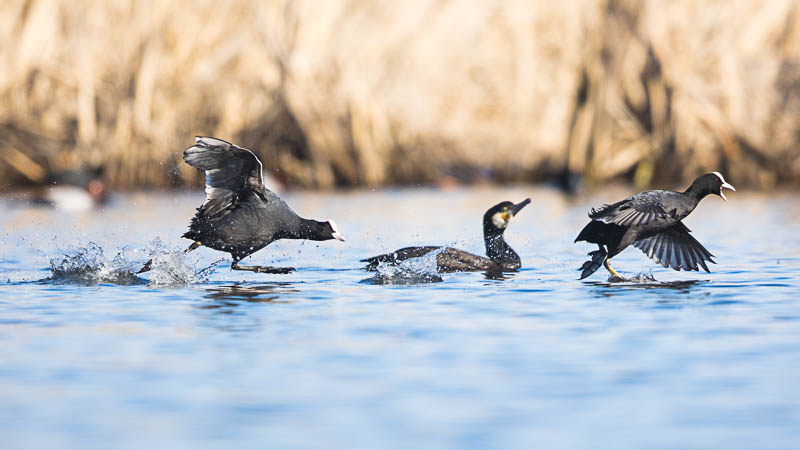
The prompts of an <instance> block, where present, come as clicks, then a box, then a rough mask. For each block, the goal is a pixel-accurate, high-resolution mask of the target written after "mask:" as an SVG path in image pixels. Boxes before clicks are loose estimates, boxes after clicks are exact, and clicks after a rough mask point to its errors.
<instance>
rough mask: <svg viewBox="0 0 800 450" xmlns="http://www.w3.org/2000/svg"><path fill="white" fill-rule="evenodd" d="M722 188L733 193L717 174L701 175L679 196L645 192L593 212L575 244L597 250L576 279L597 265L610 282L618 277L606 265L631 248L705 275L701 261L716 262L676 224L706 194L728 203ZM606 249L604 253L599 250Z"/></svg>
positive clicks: (590, 272) (664, 264) (656, 259)
mask: <svg viewBox="0 0 800 450" xmlns="http://www.w3.org/2000/svg"><path fill="white" fill-rule="evenodd" d="M722 188H727V189H730V190H732V191H735V190H736V189H734V188H733V186H731V185H730V184H728V183H727V182H726V181H725V179H724V178H723V177H722V174H720V173H719V172H713V173H709V174H705V175H703V176H701V177H699V178H697V179H696V180H694V182H693V183H692V185H691V186H689V189H687V190H686V191H684V192H673V191H660V190H659V191H646V192H640V193H638V194H636V195H633V196H631V197H628V198H626V199H625V200H622V201H621V202H617V203H614V204H613V205H603V206H602V207H601V208H599V209H594V208H592V210H591V212H589V218H591V219H592V221H591V222H589V223H588V224H587V225H586V226H585V227H584V228H583V230H581V232H580V234H578V237H577V238H576V239H575V242H578V241H586V242H592V243H595V244H597V246H598V250H595V251H592V252H590V253H589V256H591V257H592V259H591V260H589V261H586V262H585V263H584V264H583V266H581V268H580V269H578V270H580V271H581V279H584V278H586V277H588V276H589V275H591V274H593V273H594V272H595V271H596V270H597V269H599V268H600V265H601V264H602V265H603V266H605V268H606V269H607V270H608V271H609V272H610V273H611V275H613V276H615V277H619V275H618V274H617V272H616V271H615V270H614V269H612V268H611V266H610V265H609V263H608V260H609V259H611V258H613V257H614V256H615V255H617V254H619V253H620V252H621V251H622V250H624V249H625V248H626V247H628V246H629V245H631V244H633V246H634V247H636V248H638V249H639V250H641V251H642V252H644V254H646V255H647V256H648V257H649V258H650V259H652V260H654V261H655V262H657V263H660V264H661V265H662V266H664V267H671V268H672V269H674V270H681V269H683V270H699V269H698V266H700V267H702V268H703V270H705V271H706V272H709V270H708V266H707V265H706V263H705V261H709V262H712V263H714V264H716V262H715V261H714V260H713V259H711V258H712V257H713V256H714V255H712V254H711V253H710V252H709V251H708V250H706V249H705V247H703V246H702V245H701V244H700V243H699V242H697V240H696V239H695V238H694V237H692V235H691V234H689V233H690V230H689V228H687V227H686V225H684V224H683V222H681V220H683V219H684V218H685V217H686V216H688V215H689V213H691V212H692V211H693V210H694V208H695V207H696V206H697V204H698V203H700V200H702V199H703V197H705V196H706V195H708V194H715V195H719V196H720V197H722V199H723V200H725V201H727V198H726V197H725V194H724V193H722ZM604 247H605V248H604Z"/></svg>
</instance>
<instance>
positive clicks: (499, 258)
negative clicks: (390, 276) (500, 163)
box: [361, 198, 531, 272]
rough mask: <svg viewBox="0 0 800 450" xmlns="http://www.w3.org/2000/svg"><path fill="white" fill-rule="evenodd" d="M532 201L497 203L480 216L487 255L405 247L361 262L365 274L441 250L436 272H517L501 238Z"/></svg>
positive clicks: (516, 261)
mask: <svg viewBox="0 0 800 450" xmlns="http://www.w3.org/2000/svg"><path fill="white" fill-rule="evenodd" d="M530 202H531V199H529V198H526V199H525V200H523V201H522V202H520V203H517V204H516V205H515V204H513V203H511V202H502V203H498V204H497V205H495V206H492V207H491V208H489V210H488V211H486V214H484V215H483V239H484V241H485V243H486V255H487V256H488V258H485V257H483V256H478V255H473V254H472V253H469V252H465V251H464V250H459V249H457V248H451V247H445V248H442V247H405V248H401V249H400V250H397V251H395V252H392V253H386V254H383V255H378V256H373V257H371V258H367V259H362V260H361V261H362V262H366V263H367V266H366V267H365V269H366V270H377V269H378V265H379V264H380V263H386V264H389V265H397V264H399V263H400V262H402V261H405V260H407V259H411V258H419V257H421V256H425V255H427V254H428V253H430V252H432V251H434V250H439V249H441V252H440V253H439V254H437V255H436V267H437V270H438V271H439V272H471V271H487V272H504V271H514V270H518V269H519V268H520V266H521V261H520V259H519V255H517V252H515V251H514V249H512V248H511V246H509V245H508V243H507V242H506V240H505V239H504V238H503V233H504V232H505V231H506V227H508V223H509V222H510V221H511V219H512V218H513V217H514V216H515V215H516V214H517V213H519V211H520V210H521V209H522V208H524V207H525V206H526V205H527V204H528V203H530Z"/></svg>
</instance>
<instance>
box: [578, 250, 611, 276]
mask: <svg viewBox="0 0 800 450" xmlns="http://www.w3.org/2000/svg"><path fill="white" fill-rule="evenodd" d="M598 247H599V250H595V251H592V252H589V256H591V257H592V259H590V260H589V261H586V262H585V263H583V265H582V266H581V268H580V269H578V270H580V271H581V278H580V279H581V280H582V279H584V278H586V277H588V276H589V275H591V274H593V273H595V272H596V271H597V269H599V268H600V266H602V265H603V261H605V260H606V257H607V256H608V253H606V250H605V249H604V248H603V247H602V246H600V245H598Z"/></svg>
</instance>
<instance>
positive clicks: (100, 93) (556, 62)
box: [0, 0, 800, 189]
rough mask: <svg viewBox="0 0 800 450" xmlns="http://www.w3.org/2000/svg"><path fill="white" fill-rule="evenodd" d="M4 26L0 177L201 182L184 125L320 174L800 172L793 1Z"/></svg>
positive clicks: (339, 182) (332, 180)
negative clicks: (57, 174) (93, 171)
mask: <svg viewBox="0 0 800 450" xmlns="http://www.w3.org/2000/svg"><path fill="white" fill-rule="evenodd" d="M0 41H2V42H3V44H2V45H0V63H2V69H0V180H2V181H1V182H0V189H3V188H5V189H8V188H11V187H15V186H18V185H20V184H25V183H31V182H36V181H41V180H42V179H43V178H44V177H45V175H46V173H48V172H52V171H59V170H64V169H69V168H76V167H81V166H88V165H104V166H105V167H106V174H107V176H108V178H109V179H110V180H111V182H112V184H113V185H114V186H115V187H117V188H131V187H167V186H180V185H197V184H200V182H201V177H200V176H199V174H198V173H197V172H196V171H195V170H194V169H192V168H190V167H188V166H186V165H185V164H182V163H181V152H182V150H183V149H184V148H185V147H187V146H189V145H190V144H191V143H192V136H193V135H196V134H200V135H214V136H218V137H221V138H223V139H228V140H231V141H234V142H235V143H238V144H239V145H242V146H245V147H248V148H250V149H253V150H254V151H256V153H257V154H258V155H259V156H260V157H261V158H262V161H263V162H264V166H265V169H266V170H269V171H271V172H272V173H273V174H274V175H275V176H276V177H277V178H278V179H279V180H281V181H283V182H285V183H286V184H288V185H291V186H300V187H312V188H333V187H337V186H382V185H394V184H408V183H442V182H447V181H449V180H455V181H457V182H475V181H497V182H505V181H541V180H545V179H550V178H553V177H563V176H566V175H570V174H578V175H582V176H583V177H585V179H586V180H588V181H589V182H590V184H591V183H599V182H603V181H607V180H614V179H617V180H618V179H624V180H632V181H634V182H636V183H637V184H638V185H641V186H645V185H657V184H664V183H677V182H679V181H680V182H683V181H685V180H687V179H690V178H692V177H693V176H695V175H697V174H698V173H701V172H704V171H708V170H717V169H718V170H722V171H723V172H724V173H725V175H726V177H727V178H729V179H731V180H732V181H733V182H734V183H735V184H736V185H737V186H738V185H740V184H741V185H751V186H759V187H764V188H769V187H772V186H775V185H777V184H779V183H787V182H789V183H791V182H794V183H797V182H798V180H800V144H798V142H800V6H798V3H797V2H796V1H793V0H783V1H781V0H777V1H769V2H765V1H762V0H720V1H696V0H672V1H666V0H664V1H656V0H652V1H647V0H645V1H627V0H601V1H581V0H560V1H557V2H553V1H509V2H482V1H474V0H450V1H424V0H406V1H402V2H396V1H381V0H351V1H344V0H342V1H338V0H334V1H311V0H308V1H307V0H286V1H284V0H275V1H270V2H259V1H243V0H231V1H226V2H216V1H190V0H176V1H169V2H162V1H157V0H72V1H58V0H4V1H3V2H0Z"/></svg>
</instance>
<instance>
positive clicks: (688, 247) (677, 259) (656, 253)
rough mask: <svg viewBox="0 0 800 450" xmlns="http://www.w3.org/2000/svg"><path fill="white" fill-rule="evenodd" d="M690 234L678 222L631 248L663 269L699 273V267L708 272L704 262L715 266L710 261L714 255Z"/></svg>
mask: <svg viewBox="0 0 800 450" xmlns="http://www.w3.org/2000/svg"><path fill="white" fill-rule="evenodd" d="M690 232H691V231H690V230H689V228H687V227H686V225H684V224H683V222H678V223H676V224H675V225H672V226H671V227H669V228H666V229H665V230H664V231H662V232H661V233H658V234H657V235H655V236H652V237H649V238H647V239H640V240H638V241H636V242H634V243H633V246H634V247H636V248H638V249H639V250H641V251H642V252H644V254H645V255H647V257H648V258H650V259H652V260H653V261H655V262H657V263H659V264H661V265H662V266H664V267H672V268H673V269H675V270H681V269H683V270H698V271H699V270H700V269H699V268H698V265H699V266H701V267H703V270H705V271H706V272H710V271H709V270H708V266H707V265H706V263H705V262H706V261H709V262H712V263H714V264H716V262H715V261H714V260H713V259H711V258H712V257H713V256H714V255H712V254H711V253H710V252H709V251H708V250H706V249H705V247H703V245H702V244H700V243H699V242H697V239H695V238H694V237H692V235H691V234H689V233H690Z"/></svg>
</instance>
